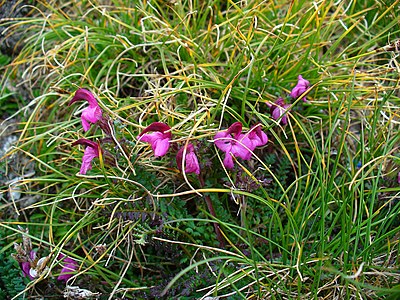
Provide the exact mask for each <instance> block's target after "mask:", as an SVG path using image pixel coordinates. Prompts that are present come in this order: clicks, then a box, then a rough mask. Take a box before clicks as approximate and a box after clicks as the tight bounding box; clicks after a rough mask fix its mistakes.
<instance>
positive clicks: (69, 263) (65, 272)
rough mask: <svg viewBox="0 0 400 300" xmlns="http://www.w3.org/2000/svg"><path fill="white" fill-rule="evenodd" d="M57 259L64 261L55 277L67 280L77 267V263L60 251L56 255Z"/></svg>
mask: <svg viewBox="0 0 400 300" xmlns="http://www.w3.org/2000/svg"><path fill="white" fill-rule="evenodd" d="M58 259H61V260H62V261H63V262H64V265H63V268H62V269H61V272H60V275H59V276H58V277H57V280H60V281H68V279H70V278H71V277H72V272H74V271H76V270H77V269H78V263H77V262H76V261H75V260H73V259H72V258H70V257H68V256H65V255H64V254H61V253H60V255H59V256H58Z"/></svg>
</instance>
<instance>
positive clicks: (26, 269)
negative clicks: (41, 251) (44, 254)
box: [19, 251, 36, 280]
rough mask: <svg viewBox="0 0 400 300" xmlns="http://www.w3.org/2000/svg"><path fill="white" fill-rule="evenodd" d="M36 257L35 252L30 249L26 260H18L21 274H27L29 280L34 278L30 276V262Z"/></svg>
mask: <svg viewBox="0 0 400 300" xmlns="http://www.w3.org/2000/svg"><path fill="white" fill-rule="evenodd" d="M35 259H36V252H35V251H31V252H30V253H29V258H28V259H27V260H28V261H24V262H20V263H19V266H20V267H21V270H22V275H24V277H25V276H28V277H29V279H30V280H33V279H35V277H33V276H31V274H30V270H31V262H33V261H34V260H35Z"/></svg>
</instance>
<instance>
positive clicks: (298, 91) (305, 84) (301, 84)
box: [290, 75, 310, 102]
mask: <svg viewBox="0 0 400 300" xmlns="http://www.w3.org/2000/svg"><path fill="white" fill-rule="evenodd" d="M309 87H310V82H309V81H308V80H306V79H304V78H303V77H302V76H301V75H299V77H298V81H297V84H296V86H295V87H294V88H293V90H292V92H291V93H290V97H292V98H294V99H296V98H298V97H299V96H301V95H302V94H303V93H304V92H305V91H307V90H308V88H309ZM302 100H303V101H304V102H307V99H306V97H303V99H302Z"/></svg>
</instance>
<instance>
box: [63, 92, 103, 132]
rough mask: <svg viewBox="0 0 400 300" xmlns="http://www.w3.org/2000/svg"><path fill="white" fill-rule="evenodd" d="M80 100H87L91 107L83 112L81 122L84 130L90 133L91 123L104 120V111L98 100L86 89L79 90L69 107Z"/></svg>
mask: <svg viewBox="0 0 400 300" xmlns="http://www.w3.org/2000/svg"><path fill="white" fill-rule="evenodd" d="M80 100H86V101H87V102H88V103H89V107H87V108H85V109H84V110H83V111H82V115H81V120H82V126H83V130H85V131H88V130H89V128H90V123H93V124H94V123H96V122H97V121H99V120H101V118H102V114H103V113H102V111H101V108H100V106H99V104H98V103H97V100H96V98H95V97H94V96H93V94H92V93H91V92H90V91H88V90H85V89H79V90H77V91H76V92H75V96H74V97H73V98H72V99H71V101H70V102H69V104H68V105H71V104H72V103H74V102H76V101H80Z"/></svg>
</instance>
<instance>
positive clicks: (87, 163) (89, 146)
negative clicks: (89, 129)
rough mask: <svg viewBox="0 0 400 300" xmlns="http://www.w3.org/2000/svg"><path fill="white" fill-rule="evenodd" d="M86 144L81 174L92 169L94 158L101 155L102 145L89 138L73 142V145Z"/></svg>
mask: <svg viewBox="0 0 400 300" xmlns="http://www.w3.org/2000/svg"><path fill="white" fill-rule="evenodd" d="M76 145H85V146H86V149H85V152H84V153H83V157H82V165H81V169H80V171H79V174H82V175H85V174H86V172H87V171H89V170H91V169H92V160H93V159H94V158H96V157H99V155H100V151H101V149H100V146H99V145H98V144H97V143H96V142H93V141H91V140H88V139H79V140H77V141H75V142H73V143H72V146H76Z"/></svg>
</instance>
